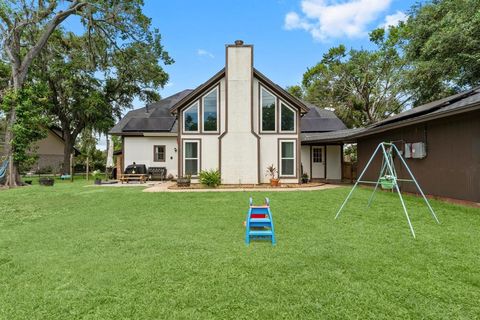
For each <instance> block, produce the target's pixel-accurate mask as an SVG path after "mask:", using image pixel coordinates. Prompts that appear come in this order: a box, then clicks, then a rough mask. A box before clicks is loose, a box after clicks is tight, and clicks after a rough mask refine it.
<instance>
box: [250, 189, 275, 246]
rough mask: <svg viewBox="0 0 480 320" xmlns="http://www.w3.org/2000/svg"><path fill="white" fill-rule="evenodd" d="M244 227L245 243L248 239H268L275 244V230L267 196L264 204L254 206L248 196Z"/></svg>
mask: <svg viewBox="0 0 480 320" xmlns="http://www.w3.org/2000/svg"><path fill="white" fill-rule="evenodd" d="M246 227H247V228H246V229H247V230H246V235H245V243H246V244H247V245H249V244H250V240H270V241H271V242H272V245H275V243H276V241H275V230H274V228H273V219H272V212H271V211H270V200H268V198H265V204H264V205H262V206H254V205H253V200H252V198H251V197H250V207H249V209H248V215H247V221H246Z"/></svg>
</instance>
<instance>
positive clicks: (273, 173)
mask: <svg viewBox="0 0 480 320" xmlns="http://www.w3.org/2000/svg"><path fill="white" fill-rule="evenodd" d="M277 172H278V170H277V168H275V166H274V165H273V164H271V165H269V166H268V167H267V174H266V176H269V177H270V186H272V187H278V182H279V181H280V180H279V179H278V176H277ZM275 177H276V178H275Z"/></svg>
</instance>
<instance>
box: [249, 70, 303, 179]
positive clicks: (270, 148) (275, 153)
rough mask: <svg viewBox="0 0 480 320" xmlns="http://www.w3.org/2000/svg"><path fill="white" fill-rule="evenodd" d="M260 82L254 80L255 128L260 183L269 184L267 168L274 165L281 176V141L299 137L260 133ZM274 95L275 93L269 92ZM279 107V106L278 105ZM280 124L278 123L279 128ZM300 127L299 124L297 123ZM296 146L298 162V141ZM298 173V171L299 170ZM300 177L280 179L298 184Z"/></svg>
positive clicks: (299, 155) (289, 134) (292, 134)
mask: <svg viewBox="0 0 480 320" xmlns="http://www.w3.org/2000/svg"><path fill="white" fill-rule="evenodd" d="M259 84H260V83H259V81H258V80H257V79H254V80H253V124H254V125H253V128H254V130H255V132H256V133H257V134H259V136H260V163H259V165H260V183H269V182H270V177H269V176H268V175H266V171H267V167H268V166H270V165H271V164H273V165H274V166H275V168H277V169H278V171H279V172H278V173H279V174H280V163H279V161H280V150H279V140H297V139H298V135H297V134H296V133H288V134H286V133H281V134H280V133H268V134H263V133H260V127H259V126H260V124H259V118H260V116H259V115H260V105H259V96H260V92H259ZM269 92H271V93H272V94H273V95H275V93H274V92H272V91H271V90H269ZM277 107H278V104H277ZM279 125H280V124H279V123H277V126H279ZM297 126H298V123H297ZM296 143H297V145H296V150H295V151H296V156H297V161H298V159H300V158H301V153H300V154H299V153H298V152H297V150H298V147H299V145H298V144H299V143H300V142H299V141H298V140H297V142H296ZM297 171H298V170H297ZM298 177H299V172H297V177H295V178H280V182H283V183H297V182H298Z"/></svg>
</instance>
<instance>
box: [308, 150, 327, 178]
mask: <svg viewBox="0 0 480 320" xmlns="http://www.w3.org/2000/svg"><path fill="white" fill-rule="evenodd" d="M311 157H312V179H324V178H325V150H324V147H315V146H313V147H312V154H311Z"/></svg>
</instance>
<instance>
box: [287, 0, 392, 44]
mask: <svg viewBox="0 0 480 320" xmlns="http://www.w3.org/2000/svg"><path fill="white" fill-rule="evenodd" d="M390 3H391V0H347V1H343V2H338V1H333V0H302V3H301V6H302V13H303V15H302V16H300V15H299V14H298V13H296V12H289V13H287V15H286V16H285V25H284V27H285V29H287V30H293V29H301V30H305V31H308V32H309V33H310V34H311V35H312V37H313V38H314V39H315V40H320V41H324V40H327V39H330V38H341V37H345V36H346V37H348V38H357V37H363V36H366V35H367V33H368V32H367V30H366V29H367V27H368V26H369V24H370V23H372V22H374V21H375V20H377V19H378V16H379V15H380V14H381V13H382V12H384V11H385V10H387V9H388V7H389V6H390Z"/></svg>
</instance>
